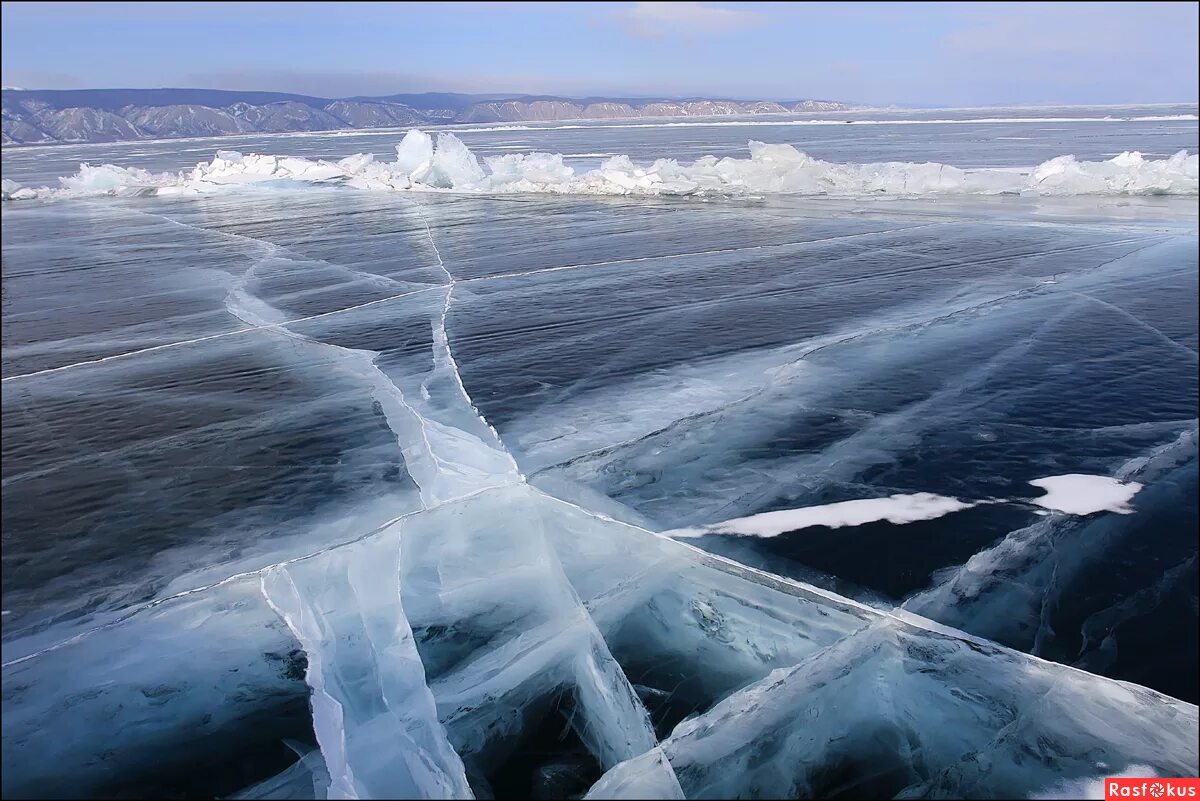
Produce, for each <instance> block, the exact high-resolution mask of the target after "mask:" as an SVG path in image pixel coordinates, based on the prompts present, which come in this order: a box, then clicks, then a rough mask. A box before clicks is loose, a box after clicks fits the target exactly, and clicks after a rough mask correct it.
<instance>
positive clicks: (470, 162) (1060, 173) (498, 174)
mask: <svg viewBox="0 0 1200 801" xmlns="http://www.w3.org/2000/svg"><path fill="white" fill-rule="evenodd" d="M749 154H750V155H749V158H733V157H726V158H717V157H716V156H704V157H702V158H700V159H697V160H696V161H694V162H691V163H680V162H679V161H677V160H675V159H658V160H657V161H654V162H653V163H652V164H648V165H647V164H637V163H635V162H634V161H633V160H632V159H631V158H630V157H629V156H625V155H618V156H612V157H610V158H608V159H606V160H605V161H603V162H602V163H601V164H600V166H599V167H597V168H595V169H592V170H587V171H583V172H578V171H576V169H575V168H574V167H572V166H570V165H568V164H566V163H565V162H564V161H563V158H564V157H563V155H562V154H552V153H505V154H502V155H496V156H487V157H485V158H484V159H483V164H480V160H479V158H478V157H476V155H475V154H474V153H472V152H471V151H470V149H469V148H468V147H467V146H466V145H465V144H464V143H463V142H462V141H461V140H460V139H459V138H458V137H456V136H455V135H454V134H451V133H439V134H438V137H437V143H436V146H435V144H434V140H433V138H432V137H431V136H429V135H428V134H426V133H424V132H422V131H418V130H411V131H409V132H408V133H407V134H406V135H405V136H404V138H403V140H402V141H401V142H400V144H398V145H397V146H396V160H395V161H394V162H383V161H378V160H376V159H375V157H374V156H373V155H371V154H357V155H353V156H348V157H346V158H344V159H341V160H340V161H325V160H318V161H312V160H309V159H304V158H298V157H293V156H278V155H256V154H248V155H243V154H241V153H238V152H235V151H225V150H221V151H217V154H216V156H215V157H214V158H213V159H212V161H208V162H201V163H199V164H197V165H196V167H195V168H193V169H192V170H189V171H184V172H180V173H177V174H170V173H157V174H156V173H151V172H148V171H146V170H143V169H138V168H136V167H119V166H116V165H113V164H102V165H99V166H92V165H90V164H82V165H80V168H79V171H78V172H77V173H75V174H74V175H71V176H67V177H64V178H60V179H59V181H60V183H61V188H58V189H52V188H41V189H31V188H29V187H22V186H21V185H19V184H17V183H15V182H12V181H7V180H6V181H5V185H4V195H3V197H4V199H5V200H19V199H29V198H36V197H43V198H53V197H79V196H92V195H105V194H117V195H128V194H134V195H137V194H163V195H166V194H196V193H205V192H213V191H221V190H228V189H229V188H231V187H235V186H243V185H254V184H262V183H265V182H273V181H290V182H293V183H299V184H308V185H345V186H350V187H354V188H357V189H367V190H376V191H380V190H382V191H398V190H411V191H450V192H465V193H482V194H516V193H545V194H566V195H756V194H795V195H825V196H839V197H857V196H864V195H903V196H922V195H1002V194H1016V195H1020V194H1024V195H1195V194H1197V192H1198V191H1200V157H1198V156H1197V155H1196V154H1189V153H1188V152H1187V151H1186V150H1181V151H1180V152H1178V153H1176V154H1175V155H1173V156H1171V157H1169V158H1165V159H1148V158H1145V157H1144V156H1143V155H1142V154H1141V153H1140V152H1136V151H1133V152H1125V153H1121V154H1120V155H1118V156H1116V157H1114V158H1112V159H1109V160H1107V161H1080V160H1079V159H1077V158H1076V157H1075V156H1072V155H1065V156H1059V157H1057V158H1053V159H1050V160H1049V161H1046V162H1043V163H1042V164H1039V165H1037V166H1036V167H1032V168H1030V169H994V168H993V169H988V168H981V169H964V168H960V167H955V166H952V165H949V164H941V163H937V162H927V163H923V164H919V163H913V162H875V163H861V164H859V163H837V162H829V161H822V160H820V159H817V158H813V157H812V156H810V155H809V154H807V153H804V152H802V151H800V150H797V149H796V148H795V147H793V146H791V145H786V144H766V143H764V142H757V141H751V142H750V143H749Z"/></svg>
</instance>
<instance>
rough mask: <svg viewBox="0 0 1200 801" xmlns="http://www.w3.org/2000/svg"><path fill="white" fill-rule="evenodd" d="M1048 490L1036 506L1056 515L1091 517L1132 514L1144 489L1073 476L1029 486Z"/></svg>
mask: <svg viewBox="0 0 1200 801" xmlns="http://www.w3.org/2000/svg"><path fill="white" fill-rule="evenodd" d="M1029 483H1030V484H1032V485H1033V486H1035V487H1041V488H1042V489H1044V490H1046V494H1045V495H1043V496H1042V497H1040V498H1034V499H1033V503H1035V504H1037V505H1038V506H1041V507H1043V508H1045V509H1050V510H1051V511H1055V512H1066V513H1067V514H1072V515H1090V514H1092V513H1094V512H1116V513H1117V514H1122V515H1127V514H1132V513H1133V509H1132V508H1130V506H1129V502H1130V501H1131V500H1132V499H1133V496H1134V495H1137V494H1138V491H1139V490H1140V489H1141V488H1142V485H1141V484H1139V483H1138V482H1136V481H1128V482H1126V481H1121V480H1120V479H1116V478H1109V477H1108V476H1088V475H1082V474H1079V473H1069V474H1067V475H1062V476H1048V477H1046V478H1036V479H1034V480H1033V481H1030V482H1029Z"/></svg>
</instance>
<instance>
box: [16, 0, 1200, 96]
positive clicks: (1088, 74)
mask: <svg viewBox="0 0 1200 801" xmlns="http://www.w3.org/2000/svg"><path fill="white" fill-rule="evenodd" d="M0 13H2V15H3V27H2V39H3V48H2V51H0V53H2V56H0V58H2V66H3V69H2V72H3V76H2V78H3V83H4V85H6V86H11V85H16V86H22V87H26V88H114V87H162V86H170V87H206V88H218V89H263V90H276V91H285V92H299V93H304V94H314V95H318V96H323V97H332V96H347V95H355V94H364V95H379V94H391V93H397V92H416V91H462V92H513V93H545V94H568V95H575V96H582V95H587V94H607V95H721V96H730V97H744V98H767V99H796V98H806V97H818V98H832V99H839V100H851V101H858V102H866V103H878V104H888V103H896V104H913V105H990V104H1049V103H1131V102H1145V103H1153V102H1175V101H1183V102H1194V101H1196V99H1197V71H1198V65H1197V49H1198V42H1197V4H1195V3H1044V4H1028V5H1026V4H1017V3H1012V4H1000V3H879V4H876V3H854V4H852V3H844V4H842V3H830V4H825V3H561V4H555V3H403V4H373V3H338V4H325V3H289V4H283V3H280V4H274V3H139V4H133V3H129V4H127V3H22V2H5V3H4V4H3V9H2V12H0Z"/></svg>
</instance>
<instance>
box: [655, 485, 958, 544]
mask: <svg viewBox="0 0 1200 801" xmlns="http://www.w3.org/2000/svg"><path fill="white" fill-rule="evenodd" d="M975 505H976V504H975V503H974V502H969V501H960V500H959V499H957V498H949V497H946V496H945V495H935V494H933V493H931V492H917V493H914V494H912V495H891V496H889V497H887V498H866V499H863V500H856V501H841V502H839V503H830V504H825V505H823V506H806V507H803V508H800V509H780V510H778V511H775V512H763V513H762V514H757V515H750V516H749V517H738V518H735V519H733V520H726V521H725V522H723V523H714V524H712V525H709V526H702V527H700V528H683V529H677V530H675V531H668V532H666V534H667V536H669V537H703V536H704V535H705V534H745V535H748V536H752V537H777V536H779V535H780V534H784V533H786V532H788V531H796V530H797V529H802V528H811V527H812V526H827V527H828V528H842V527H843V526H861V525H863V524H865V523H874V522H878V521H880V520H886V521H888V522H889V523H897V524H902V523H913V522H915V521H918V520H933V519H934V518H938V517H942V516H944V515H948V514H950V513H951V512H958V511H961V510H963V509H970V508H971V507H972V506H975Z"/></svg>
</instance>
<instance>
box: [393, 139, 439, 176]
mask: <svg viewBox="0 0 1200 801" xmlns="http://www.w3.org/2000/svg"><path fill="white" fill-rule="evenodd" d="M432 165H433V137H431V136H430V135H429V134H427V133H425V132H424V131H418V130H417V129H416V128H414V129H412V130H410V131H409V132H408V133H406V134H405V135H404V138H403V139H401V140H400V144H398V145H396V169H398V170H400V171H401V172H404V173H407V174H408V175H410V176H416V178H415V180H420V179H421V177H422V176H424V174H425V173H426V172H427V171H428V170H429V168H430V167H431V166H432Z"/></svg>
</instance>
